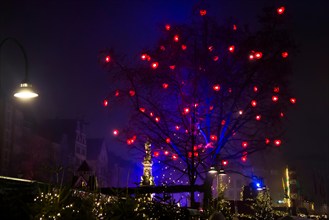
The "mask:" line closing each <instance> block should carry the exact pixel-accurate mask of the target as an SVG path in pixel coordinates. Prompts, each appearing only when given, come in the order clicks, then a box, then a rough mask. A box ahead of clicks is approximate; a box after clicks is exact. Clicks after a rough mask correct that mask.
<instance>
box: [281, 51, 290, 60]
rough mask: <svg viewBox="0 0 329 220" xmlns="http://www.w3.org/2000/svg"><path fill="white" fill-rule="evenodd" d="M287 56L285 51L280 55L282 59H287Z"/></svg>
mask: <svg viewBox="0 0 329 220" xmlns="http://www.w3.org/2000/svg"><path fill="white" fill-rule="evenodd" d="M288 55H289V54H288V52H287V51H284V52H282V53H281V56H282V58H287V57H288Z"/></svg>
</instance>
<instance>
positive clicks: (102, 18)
mask: <svg viewBox="0 0 329 220" xmlns="http://www.w3.org/2000/svg"><path fill="white" fill-rule="evenodd" d="M197 2H198V1H195V0H194V1H191V0H180V1H177V0H176V1H175V0H157V1H154V0H153V1H151V0H135V1H132V0H120V1H119V0H108V1H91V0H90V1H83V0H76V1H74V0H56V1H55V0H48V1H44V0H31V1H23V0H11V1H6V2H5V3H3V2H2V3H1V6H0V40H3V39H4V38H5V37H14V38H16V39H17V40H18V41H19V42H20V43H21V44H23V45H24V47H25V49H26V52H27V55H28V59H29V61H28V63H29V66H30V69H29V70H30V80H31V82H32V83H33V84H34V86H35V87H36V88H37V90H38V91H39V93H40V97H39V98H38V99H37V100H35V101H33V103H30V104H28V105H29V107H30V108H31V109H32V112H33V113H34V114H35V115H36V116H37V117H38V118H49V117H51V118H54V117H61V118H75V117H84V118H85V119H86V120H87V121H88V122H89V123H90V125H89V128H88V136H89V137H105V136H107V135H110V134H111V122H113V121H114V119H113V118H111V115H109V114H108V112H107V111H106V110H105V109H104V108H103V106H102V100H103V98H104V97H105V96H106V94H107V92H108V91H107V85H109V83H110V82H108V81H106V74H107V73H106V72H105V71H104V70H102V68H101V66H100V65H99V63H98V61H97V59H98V55H99V51H100V50H102V49H104V48H111V47H114V48H115V49H116V51H118V52H120V53H122V54H126V55H127V56H128V57H129V58H131V59H133V58H135V57H136V56H138V54H139V52H140V51H141V50H142V49H143V48H151V47H152V46H153V45H154V44H155V42H156V40H157V37H158V36H159V34H160V27H161V25H164V24H166V23H172V24H174V23H183V22H188V21H189V18H190V17H191V13H192V8H193V6H194V5H195V4H196V3H197ZM205 2H206V3H207V6H208V11H209V13H210V14H214V13H217V15H216V16H218V17H219V18H221V19H226V18H228V17H229V16H232V17H235V18H237V19H238V20H239V23H241V24H244V23H250V22H254V21H255V18H256V15H257V14H259V13H260V12H261V9H262V7H263V6H266V5H268V4H269V3H273V2H275V3H277V4H278V5H277V6H280V5H279V3H282V4H283V5H285V6H286V8H287V9H286V13H287V17H288V19H289V21H288V22H289V24H290V25H291V34H292V35H293V36H294V37H295V39H296V42H297V44H298V46H299V54H297V56H296V57H295V58H294V59H293V62H294V75H293V78H292V82H293V84H292V86H293V93H294V94H295V96H296V97H297V106H296V107H295V108H294V109H292V110H291V111H290V112H289V116H290V119H289V122H288V125H287V134H286V138H287V140H286V143H285V144H284V145H283V146H282V148H283V149H282V151H283V152H284V153H285V155H286V158H287V159H289V162H288V164H289V165H293V166H295V167H296V168H297V171H298V172H299V176H301V178H304V179H310V178H312V175H311V174H312V173H313V172H315V171H316V172H319V173H321V174H322V175H326V176H327V180H326V181H327V183H326V185H329V184H328V176H329V172H328V169H329V168H328V167H329V162H328V161H329V150H328V148H329V144H328V136H329V129H328V128H329V120H328V112H329V107H328V100H329V97H328V95H329V91H328V82H329V80H328V75H329V68H328V63H329V55H328V53H329V46H328V39H329V36H328V32H329V31H328V27H329V15H328V13H327V12H328V9H329V7H328V5H329V3H328V1H327V0H318V1H312V2H308V1H297V0H289V1H281V2H280V1H263V0H244V1H242V0H240V1H238V0H226V1H224V0H217V1H215V0H212V1H209V0H208V1H207V0H206V1H205ZM1 64H2V66H1V73H2V74H1V78H2V87H4V89H5V91H6V92H7V93H10V91H11V90H12V89H13V88H15V85H16V84H18V83H20V81H21V80H22V77H23V64H24V60H23V57H22V55H21V52H20V51H19V49H18V48H17V46H15V45H14V44H13V43H9V42H8V43H6V44H5V45H4V46H3V47H2V48H1ZM307 184H308V187H309V188H310V185H311V184H312V183H311V181H309V182H308V183H305V185H307Z"/></svg>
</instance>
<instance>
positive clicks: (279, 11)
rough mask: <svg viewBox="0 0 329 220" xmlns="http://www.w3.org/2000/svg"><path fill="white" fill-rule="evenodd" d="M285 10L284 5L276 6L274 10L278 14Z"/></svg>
mask: <svg viewBox="0 0 329 220" xmlns="http://www.w3.org/2000/svg"><path fill="white" fill-rule="evenodd" d="M285 10H286V8H285V7H284V6H281V7H279V8H277V10H276V12H277V13H278V14H279V15H282V14H283V13H284V11H285Z"/></svg>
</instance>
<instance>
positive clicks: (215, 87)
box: [212, 84, 220, 92]
mask: <svg viewBox="0 0 329 220" xmlns="http://www.w3.org/2000/svg"><path fill="white" fill-rule="evenodd" d="M212 89H213V90H215V91H216V92H218V91H219V90H220V85H219V84H215V85H214V86H213V87H212Z"/></svg>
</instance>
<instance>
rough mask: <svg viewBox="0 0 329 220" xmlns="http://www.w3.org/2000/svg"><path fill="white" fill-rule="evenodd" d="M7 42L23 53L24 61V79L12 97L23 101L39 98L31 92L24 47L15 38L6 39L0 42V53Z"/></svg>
mask: <svg viewBox="0 0 329 220" xmlns="http://www.w3.org/2000/svg"><path fill="white" fill-rule="evenodd" d="M8 41H12V42H14V43H15V44H16V45H17V46H18V47H19V48H20V50H21V51H22V53H23V56H24V61H25V77H24V79H23V81H22V83H21V84H20V86H19V89H18V90H17V91H16V93H15V94H14V96H15V97H16V98H19V99H25V100H26V99H32V98H35V97H38V96H39V95H38V93H36V92H35V91H33V90H32V84H31V83H30V82H29V78H28V62H27V55H26V52H25V49H24V47H23V46H22V45H21V44H20V43H19V42H18V41H17V40H16V39H15V38H12V37H7V38H5V39H4V40H2V41H1V42H0V51H1V48H2V46H3V45H4V44H5V43H6V42H8Z"/></svg>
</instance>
